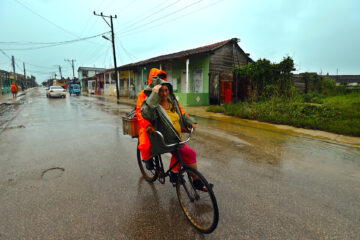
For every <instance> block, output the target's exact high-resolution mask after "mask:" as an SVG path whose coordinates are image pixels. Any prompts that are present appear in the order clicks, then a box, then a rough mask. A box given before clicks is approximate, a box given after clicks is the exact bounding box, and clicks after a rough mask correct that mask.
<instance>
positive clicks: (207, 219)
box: [176, 166, 219, 233]
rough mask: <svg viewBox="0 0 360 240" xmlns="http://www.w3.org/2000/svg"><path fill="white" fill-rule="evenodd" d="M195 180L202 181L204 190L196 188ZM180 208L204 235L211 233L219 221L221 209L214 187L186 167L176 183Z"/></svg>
mask: <svg viewBox="0 0 360 240" xmlns="http://www.w3.org/2000/svg"><path fill="white" fill-rule="evenodd" d="M193 179H200V181H201V182H202V183H203V185H204V188H203V190H197V189H196V188H195V187H194V184H193ZM176 192H177V196H178V199H179V203H180V206H181V208H182V210H183V212H184V214H185V216H186V218H187V219H188V220H189V222H190V223H191V224H192V225H193V226H194V227H195V228H196V229H197V230H198V231H200V232H202V233H211V232H213V231H214V230H215V228H216V227H217V224H218V221H219V209H218V205H217V202H216V198H215V195H214V192H213V190H212V185H211V186H210V185H209V183H208V182H207V181H206V179H205V178H204V177H203V176H202V174H201V173H199V172H198V171H197V170H195V169H193V168H190V167H186V166H184V167H183V168H182V170H181V171H180V175H179V177H178V181H177V183H176Z"/></svg>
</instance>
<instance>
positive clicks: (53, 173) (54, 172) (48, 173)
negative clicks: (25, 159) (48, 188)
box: [41, 167, 65, 180]
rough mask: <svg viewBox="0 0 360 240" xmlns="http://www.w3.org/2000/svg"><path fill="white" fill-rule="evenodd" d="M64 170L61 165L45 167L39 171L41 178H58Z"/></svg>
mask: <svg viewBox="0 0 360 240" xmlns="http://www.w3.org/2000/svg"><path fill="white" fill-rule="evenodd" d="M64 171H65V169H64V168H61V167H54V168H49V169H46V170H44V171H43V172H42V173H41V179H46V180H50V179H55V178H59V177H61V176H62V175H63V173H64Z"/></svg>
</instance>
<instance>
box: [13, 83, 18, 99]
mask: <svg viewBox="0 0 360 240" xmlns="http://www.w3.org/2000/svg"><path fill="white" fill-rule="evenodd" d="M11 92H12V94H13V98H16V94H17V92H18V88H17V86H16V85H15V82H14V83H13V84H12V86H11Z"/></svg>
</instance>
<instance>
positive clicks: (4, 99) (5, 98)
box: [0, 89, 28, 105]
mask: <svg viewBox="0 0 360 240" xmlns="http://www.w3.org/2000/svg"><path fill="white" fill-rule="evenodd" d="M27 91H28V89H26V90H25V91H19V92H18V94H17V96H16V99H18V98H19V97H20V96H22V95H25V94H26V92H27ZM11 103H13V96H12V93H7V94H5V95H0V105H2V104H11Z"/></svg>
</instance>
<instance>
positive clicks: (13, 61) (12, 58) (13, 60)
mask: <svg viewBox="0 0 360 240" xmlns="http://www.w3.org/2000/svg"><path fill="white" fill-rule="evenodd" d="M11 62H12V67H13V72H14V82H15V81H16V74H15V58H14V56H11Z"/></svg>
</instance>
